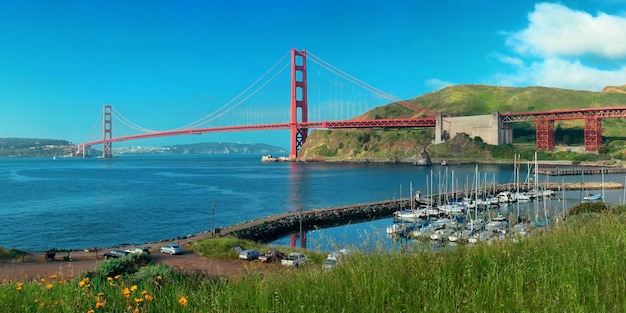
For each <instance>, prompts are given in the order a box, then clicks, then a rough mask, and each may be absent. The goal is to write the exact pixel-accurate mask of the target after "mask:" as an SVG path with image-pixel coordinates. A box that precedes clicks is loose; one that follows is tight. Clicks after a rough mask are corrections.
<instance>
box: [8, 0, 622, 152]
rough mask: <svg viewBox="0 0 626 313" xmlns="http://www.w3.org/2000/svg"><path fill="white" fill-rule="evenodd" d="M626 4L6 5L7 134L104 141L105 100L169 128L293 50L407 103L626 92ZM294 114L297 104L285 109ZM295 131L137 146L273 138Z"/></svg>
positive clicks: (284, 141)
mask: <svg viewBox="0 0 626 313" xmlns="http://www.w3.org/2000/svg"><path fill="white" fill-rule="evenodd" d="M624 29H626V0H604V1H603V0H590V1H560V2H536V1H495V0H494V1H487V0H484V1H481V0H476V1H467V0H450V1H445V0H444V1H421V0H412V1H367V0H365V1H339V0H336V1H302V2H296V1H282V0H277V1H20V0H13V1H11V0H0V40H1V42H2V45H0V108H1V111H0V137H36V138H56V139H67V140H70V141H72V142H82V141H85V140H91V139H93V138H89V136H90V133H92V129H93V126H94V124H95V123H96V122H97V121H98V119H99V117H100V116H101V111H102V106H103V105H104V104H111V105H113V106H114V107H115V108H116V109H117V110H118V111H120V112H122V113H123V114H124V116H126V117H127V118H128V119H130V120H131V121H133V122H135V123H137V124H139V125H140V126H143V127H146V128H149V129H155V130H167V129H174V128H178V127H180V126H183V125H186V124H189V123H192V122H194V121H196V120H198V119H200V118H202V117H203V116H205V115H207V114H209V113H211V112H213V111H214V110H215V109H216V108H217V107H220V106H222V105H223V104H225V103H227V102H228V101H229V100H231V99H232V98H233V97H235V96H236V95H237V94H239V93H240V92H241V91H242V90H244V89H245V88H246V87H248V86H249V85H250V83H251V82H253V81H254V80H255V79H257V78H258V77H259V76H260V75H261V74H262V73H264V72H265V71H266V70H267V69H268V68H269V67H270V66H272V64H274V62H276V60H278V59H279V58H280V57H281V56H283V55H284V54H285V53H287V52H288V51H289V50H290V49H291V48H297V49H306V50H307V51H310V52H311V53H314V54H315V55H316V56H319V57H320V58H322V59H324V60H325V61H327V62H329V63H331V64H332V65H334V66H336V67H338V68H340V69H341V70H343V71H344V72H347V73H349V74H350V75H352V76H354V77H357V78H358V79H359V80H361V81H364V82H366V83H368V84H370V85H372V86H375V87H377V88H378V89H381V90H383V91H385V92H387V93H389V94H392V95H394V96H396V97H398V98H401V99H410V98H414V97H417V96H419V95H422V94H425V93H428V92H431V91H435V90H438V89H440V88H443V87H445V86H447V85H451V84H490V85H500V86H547V87H559V88H568V89H581V90H594V91H600V90H601V89H602V87H604V86H606V85H622V84H626V36H624ZM285 106H286V107H285V110H287V108H288V102H285ZM288 138H289V134H288V132H253V133H250V132H247V133H222V134H211V135H203V136H182V137H173V138H161V139H152V140H147V141H142V142H127V143H124V144H119V145H139V144H141V145H162V144H174V143H190V142H211V141H240V142H263V143H270V144H274V145H278V146H282V147H285V148H287V147H288V146H289V139H288Z"/></svg>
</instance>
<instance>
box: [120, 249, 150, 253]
mask: <svg viewBox="0 0 626 313" xmlns="http://www.w3.org/2000/svg"><path fill="white" fill-rule="evenodd" d="M126 252H128V253H137V254H142V253H145V254H150V247H136V248H133V249H128V250H126Z"/></svg>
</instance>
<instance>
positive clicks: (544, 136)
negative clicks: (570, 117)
mask: <svg viewBox="0 0 626 313" xmlns="http://www.w3.org/2000/svg"><path fill="white" fill-rule="evenodd" d="M535 134H536V138H535V147H536V149H537V150H546V151H551V150H554V120H552V119H539V118H538V119H535Z"/></svg>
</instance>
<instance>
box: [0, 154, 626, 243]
mask: <svg viewBox="0 0 626 313" xmlns="http://www.w3.org/2000/svg"><path fill="white" fill-rule="evenodd" d="M452 171H454V173H455V174H454V175H455V177H456V178H455V184H457V186H463V185H464V186H471V184H472V182H473V181H474V180H475V178H474V176H475V166H474V165H452V166H448V167H442V166H438V165H433V166H429V167H416V166H413V165H410V164H380V163H301V162H267V163H266V162H261V155H230V154H229V155H187V156H159V155H149V156H148V155H141V156H129V155H122V156H120V157H117V158H113V159H99V158H86V159H82V158H57V159H52V158H50V159H48V158H14V159H13V158H7V159H0V222H1V223H2V227H0V246H1V247H5V248H16V249H21V250H31V251H42V250H47V249H51V248H56V249H83V248H91V247H100V248H102V247H112V246H117V245H121V244H125V243H128V244H143V243H149V242H156V241H159V240H163V239H173V238H176V237H180V236H186V235H190V234H197V233H200V232H203V231H210V230H211V229H212V228H224V227H227V226H229V225H233V224H237V223H241V222H245V221H248V220H252V219H256V218H261V217H265V216H269V215H273V214H279V213H284V212H290V211H299V210H300V209H302V210H305V211H306V210H310V209H320V208H327V207H333V206H339V205H346V204H353V203H363V202H370V201H379V200H386V199H394V198H400V197H409V189H410V186H412V188H413V190H419V191H421V192H422V194H424V195H425V194H427V193H428V192H429V190H430V189H435V190H437V188H438V187H437V186H441V185H442V183H443V182H444V181H445V180H446V177H450V175H451V173H452ZM479 172H480V176H481V179H482V177H487V179H488V180H489V182H490V183H491V182H493V183H506V182H512V181H513V177H514V176H513V172H514V171H513V166H512V165H485V164H481V165H480V166H479ZM524 172H525V169H522V179H524V177H525V174H523V173H524ZM485 173H486V174H485ZM483 175H484V176H483ZM540 179H541V180H542V181H543V180H545V179H546V178H545V177H541V178H540ZM549 179H551V180H557V179H558V180H559V181H561V180H562V181H565V182H568V181H580V179H581V178H580V177H573V176H569V177H559V178H557V177H550V178H549ZM600 179H601V178H600V176H599V175H593V176H587V175H586V176H585V180H587V181H600ZM604 179H605V181H614V182H619V183H623V182H624V175H617V174H615V175H605V177H604ZM448 180H451V178H448ZM431 181H432V183H433V185H434V186H435V187H432V188H431V187H430V186H431V185H430V183H431ZM450 185H451V182H450V181H448V182H447V186H448V187H447V188H450ZM605 192H606V200H607V202H609V203H617V202H621V201H622V199H623V190H610V191H609V190H607V191H605ZM580 199H581V192H580V191H568V192H566V193H564V194H558V195H557V197H556V198H555V200H552V201H550V204H549V207H548V208H547V210H548V211H549V212H550V213H549V214H557V213H559V212H561V211H565V210H567V209H569V207H571V206H572V205H574V204H577V203H579V202H580V201H579V200H580ZM562 201H563V202H562ZM565 203H566V204H565ZM564 204H565V205H564ZM501 210H504V211H503V212H502V213H503V214H508V211H507V210H516V208H515V207H514V206H510V207H507V208H505V209H501ZM517 210H519V208H517ZM521 210H522V213H523V214H528V215H530V214H534V213H532V212H534V211H533V210H534V209H533V207H532V204H529V205H526V206H525V207H523V208H522V209H521ZM541 212H542V213H543V212H544V207H543V206H542V208H541ZM391 223H392V221H391V219H381V220H377V221H372V222H367V223H359V224H353V225H346V226H341V227H334V228H328V229H319V230H313V231H309V232H307V245H308V246H309V247H310V248H314V249H321V250H328V249H333V247H336V246H344V245H354V246H363V245H367V244H374V242H376V241H378V240H383V241H384V240H388V239H385V238H384V237H385V227H387V226H389V225H391ZM288 243H289V239H288V237H287V236H286V237H285V238H281V239H279V240H276V241H275V242H274V244H278V245H283V244H284V245H286V244H288Z"/></svg>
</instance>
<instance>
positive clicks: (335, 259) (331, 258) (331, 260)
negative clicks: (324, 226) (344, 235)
mask: <svg viewBox="0 0 626 313" xmlns="http://www.w3.org/2000/svg"><path fill="white" fill-rule="evenodd" d="M349 256H350V250H348V249H347V248H344V249H341V250H339V251H337V252H332V253H330V254H328V257H326V263H324V265H322V268H323V269H331V268H333V267H335V266H336V265H337V264H339V263H343V262H345V260H346V259H347V258H348V257H349Z"/></svg>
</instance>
